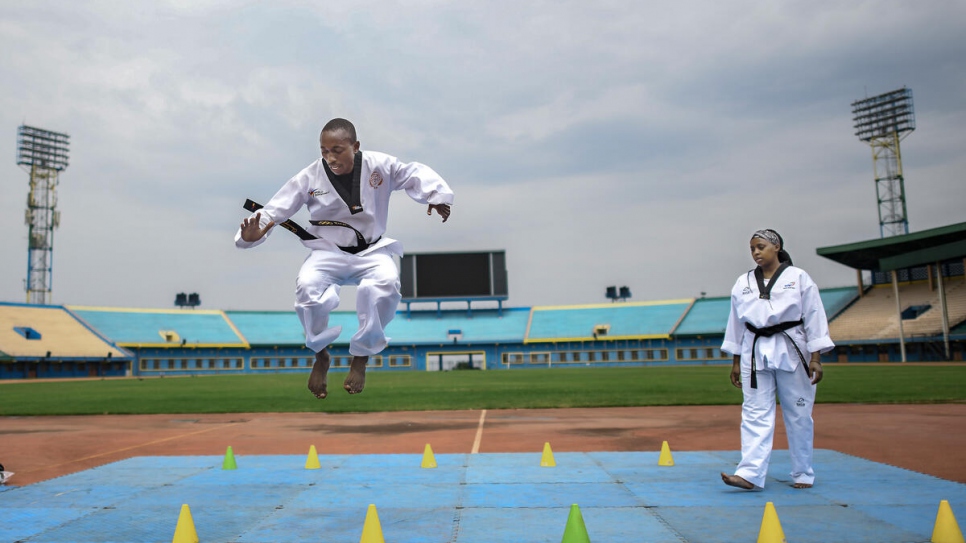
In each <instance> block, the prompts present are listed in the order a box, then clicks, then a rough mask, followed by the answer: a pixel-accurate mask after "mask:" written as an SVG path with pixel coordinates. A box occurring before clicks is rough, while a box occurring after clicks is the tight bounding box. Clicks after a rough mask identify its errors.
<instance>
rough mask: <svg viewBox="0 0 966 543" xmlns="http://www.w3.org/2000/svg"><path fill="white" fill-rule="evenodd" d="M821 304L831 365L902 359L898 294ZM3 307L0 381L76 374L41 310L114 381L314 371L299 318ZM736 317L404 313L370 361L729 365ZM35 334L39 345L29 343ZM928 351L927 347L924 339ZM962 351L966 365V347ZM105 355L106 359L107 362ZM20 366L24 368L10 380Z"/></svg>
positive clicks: (956, 291) (718, 302)
mask: <svg viewBox="0 0 966 543" xmlns="http://www.w3.org/2000/svg"><path fill="white" fill-rule="evenodd" d="M900 285H901V288H902V290H901V293H900V296H901V298H902V300H903V305H904V306H905V307H908V306H910V305H919V306H930V308H929V309H928V310H925V311H923V312H922V313H921V314H919V315H918V316H916V318H915V319H911V320H908V321H904V325H906V330H905V332H906V336H910V334H920V333H921V334H926V335H929V334H931V335H932V336H933V337H932V340H933V342H935V337H934V336H935V335H936V333H937V332H936V330H937V329H938V328H939V327H940V326H941V324H939V321H938V320H937V319H938V318H939V317H938V315H939V312H938V311H937V310H936V307H938V301H937V300H936V292H935V291H930V290H929V286H928V284H927V283H924V282H921V281H920V282H911V283H901V284H900ZM946 289H947V292H948V293H949V300H948V302H949V312H950V315H951V319H952V322H951V326H953V327H954V328H953V335H954V336H956V334H960V336H958V337H962V336H963V335H964V334H966V286H964V284H963V280H962V278H961V277H958V278H955V277H954V278H951V279H949V280H947V282H946ZM821 296H822V301H823V303H824V305H825V308H826V312H827V313H828V315H829V319H830V322H831V328H832V338H833V340H835V341H836V344H837V345H838V346H837V347H836V351H834V352H833V353H829V354H828V355H823V359H824V360H826V361H836V360H837V361H841V362H845V361H886V360H894V359H895V358H896V356H897V355H896V349H895V347H896V345H895V343H896V340H894V339H889V338H888V337H887V336H888V334H889V332H888V325H889V319H890V318H891V319H892V320H893V321H894V318H895V317H894V315H895V302H894V299H893V298H892V290H891V285H882V286H877V287H874V288H871V289H869V292H868V293H866V295H865V296H864V297H861V298H860V297H859V296H858V288H857V287H841V288H831V289H823V290H821ZM0 309H3V310H4V311H0V317H5V318H6V319H7V320H2V319H0V324H3V326H4V327H5V328H4V330H3V334H0V353H6V355H4V354H0V378H24V377H34V376H38V377H51V376H70V375H64V374H63V373H54V370H52V369H51V367H52V366H51V365H50V364H47V365H43V366H42V365H41V364H39V363H38V362H42V360H41V358H46V351H47V349H46V348H43V349H41V348H34V346H39V345H41V343H34V342H46V341H47V340H48V336H47V334H48V332H47V330H50V329H51V328H50V327H48V326H46V325H44V324H42V323H43V322H46V321H42V320H40V319H33V320H29V319H28V320H24V319H20V320H15V321H14V320H10V318H9V315H11V314H20V315H26V314H28V313H32V312H33V311H41V312H44V314H45V315H46V314H47V313H50V314H51V315H56V316H58V318H61V319H67V321H72V322H73V323H74V328H76V329H78V330H81V331H82V332H83V333H82V334H81V335H84V334H86V337H87V338H88V339H90V338H96V341H95V344H96V345H98V348H99V349H104V346H107V347H110V348H112V349H113V352H112V354H111V357H112V358H113V360H114V364H119V361H122V362H124V363H123V365H119V366H118V367H117V370H116V372H115V373H113V374H116V375H125V374H128V375H136V376H164V375H206V374H208V375H210V374H225V373H235V374H238V373H265V372H273V373H274V372H292V371H295V372H306V371H308V369H309V368H311V367H312V364H313V362H314V353H312V352H311V351H310V350H308V349H307V348H306V347H305V345H304V337H303V334H302V326H301V324H300V323H299V320H298V317H297V316H296V314H295V312H294V311H228V312H222V311H211V310H206V311H201V310H181V309H178V310H166V309H125V308H104V307H70V308H62V307H40V308H38V307H37V306H23V305H18V304H4V305H0ZM729 309H730V298H729V297H716V298H701V299H682V300H664V301H654V302H633V303H606V304H593V305H573V306H538V307H533V308H527V307H519V308H500V309H499V310H497V309H475V310H473V311H470V310H469V309H467V310H465V311H462V310H452V309H447V310H440V309H439V308H437V309H436V310H422V311H420V310H416V311H410V310H408V309H407V310H405V311H399V312H398V313H397V315H396V318H395V319H394V320H393V321H392V322H391V323H390V324H389V326H388V327H387V334H388V336H389V337H390V338H391V343H390V345H389V347H388V348H387V349H386V350H385V351H384V352H383V353H381V354H380V355H379V356H374V357H371V358H370V360H369V366H370V367H371V368H378V369H381V370H398V371H412V370H417V371H427V370H428V371H433V370H448V369H471V368H472V369H511V368H527V367H559V366H568V365H569V366H574V365H596V366H619V365H628V364H629V365H681V364H685V365H688V364H726V363H728V361H729V360H730V356H728V355H726V354H725V353H722V352H721V351H720V345H721V341H722V338H723V335H724V330H725V324H726V322H727V318H728V311H729ZM866 315H869V316H866ZM45 318H46V317H45ZM956 319H958V320H956ZM856 322H858V323H859V324H860V325H861V326H863V327H864V328H862V329H861V330H858V331H854V332H852V331H850V330H852V328H853V327H855V326H858V325H857V324H856ZM870 323H871V324H870ZM330 324H331V325H333V326H341V327H342V333H341V334H340V336H339V338H338V339H337V340H336V341H335V342H334V343H333V345H332V346H331V347H330V353H331V355H332V367H333V369H335V370H336V371H343V370H345V369H347V368H348V366H349V363H350V361H351V359H352V356H351V354H350V353H349V352H348V343H349V339H350V337H351V336H352V334H353V333H354V332H355V330H356V328H357V325H358V320H357V316H356V314H355V312H345V311H342V312H334V313H333V314H332V315H331V319H330ZM869 326H871V328H869ZM870 330H872V331H870ZM33 333H37V334H38V335H39V336H40V338H38V339H30V337H31V336H32V334H33ZM850 334H851V335H850ZM877 337H883V338H886V339H875V338H877ZM855 338H857V339H855ZM890 342H891V343H890ZM17 343H19V344H24V345H30V346H31V348H32V349H33V350H32V351H30V354H31V355H32V356H33V358H30V357H24V354H25V352H21V351H17V350H16V349H15V348H14V347H15V344H17ZM920 343H922V344H924V345H925V344H926V342H925V341H924V340H922V341H920ZM58 345H60V346H61V347H62V348H66V349H67V351H69V353H70V354H69V356H73V357H75V358H77V359H80V358H83V356H84V355H85V353H86V352H87V351H85V350H84V349H85V348H84V347H78V346H79V345H80V343H71V344H66V343H60V342H58ZM75 347H76V348H75ZM931 348H932V349H933V351H932V353H931V354H930V353H929V352H926V351H925V350H923V349H924V348H922V349H920V351H915V350H914V349H913V350H912V351H911V352H912V353H913V355H914V356H918V357H920V358H919V359H925V357H927V356H932V357H935V356H938V355H937V354H936V352H935V347H931ZM67 351H63V352H64V353H67ZM97 352H100V351H97ZM106 352H107V351H105V354H106ZM956 353H957V354H956V356H961V354H962V349H961V348H960V349H959V351H956ZM51 354H52V355H53V354H54V353H51ZM105 354H101V355H98V356H99V357H100V358H104V356H105ZM38 355H39V356H38ZM65 356H68V355H67V354H65ZM5 357H6V358H5ZM931 359H934V358H931ZM31 361H32V362H31ZM12 362H15V363H16V364H19V366H16V364H12ZM14 367H17V368H19V369H18V370H17V371H9V369H10V368H14ZM4 368H7V370H4ZM98 371H99V372H100V373H99V374H100V375H107V374H110V373H106V372H105V370H104V368H101V369H98ZM82 375H88V373H86V372H80V370H78V371H75V372H74V374H73V376H82Z"/></svg>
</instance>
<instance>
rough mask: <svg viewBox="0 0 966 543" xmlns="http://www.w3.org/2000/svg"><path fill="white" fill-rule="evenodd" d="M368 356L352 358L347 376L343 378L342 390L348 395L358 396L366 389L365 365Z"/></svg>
mask: <svg viewBox="0 0 966 543" xmlns="http://www.w3.org/2000/svg"><path fill="white" fill-rule="evenodd" d="M367 362H369V357H368V356H354V357H352V363H351V364H350V365H349V376H348V377H346V378H345V383H343V384H342V388H344V389H346V392H348V393H349V394H358V393H360V392H362V389H363V388H365V387H366V363H367Z"/></svg>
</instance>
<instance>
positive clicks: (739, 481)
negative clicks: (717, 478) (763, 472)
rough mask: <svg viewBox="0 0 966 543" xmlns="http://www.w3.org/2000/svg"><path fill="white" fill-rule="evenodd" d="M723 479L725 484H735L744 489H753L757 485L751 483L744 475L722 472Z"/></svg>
mask: <svg viewBox="0 0 966 543" xmlns="http://www.w3.org/2000/svg"><path fill="white" fill-rule="evenodd" d="M721 480H722V481H724V484H726V485H728V486H734V487H737V488H742V489H744V490H751V489H753V488H755V485H753V484H751V483H750V482H748V481H747V480H745V479H744V478H743V477H738V476H737V475H728V474H727V473H722V474H721Z"/></svg>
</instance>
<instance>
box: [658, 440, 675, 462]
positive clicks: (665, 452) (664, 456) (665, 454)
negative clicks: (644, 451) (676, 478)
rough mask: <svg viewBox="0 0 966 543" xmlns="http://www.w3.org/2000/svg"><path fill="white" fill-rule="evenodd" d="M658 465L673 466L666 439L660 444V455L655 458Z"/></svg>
mask: <svg viewBox="0 0 966 543" xmlns="http://www.w3.org/2000/svg"><path fill="white" fill-rule="evenodd" d="M657 465H659V466H673V465H674V458H673V457H672V456H671V447H668V446H667V441H665V442H664V443H662V444H661V456H660V458H658V459H657Z"/></svg>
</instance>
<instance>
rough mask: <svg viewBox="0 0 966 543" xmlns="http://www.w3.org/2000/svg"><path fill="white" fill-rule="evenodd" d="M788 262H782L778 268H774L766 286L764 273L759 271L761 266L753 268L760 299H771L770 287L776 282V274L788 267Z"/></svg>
mask: <svg viewBox="0 0 966 543" xmlns="http://www.w3.org/2000/svg"><path fill="white" fill-rule="evenodd" d="M788 266H789V264H788V262H782V263H781V265H780V266H778V269H777V270H775V273H774V275H772V276H771V280H769V281H768V286H765V274H764V272H762V271H761V266H758V267H757V268H755V281H757V282H758V298H760V299H762V300H771V288H772V287H773V286H775V283H777V282H778V276H779V275H781V274H782V272H783V271H785V270H786V269H787V268H788Z"/></svg>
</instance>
